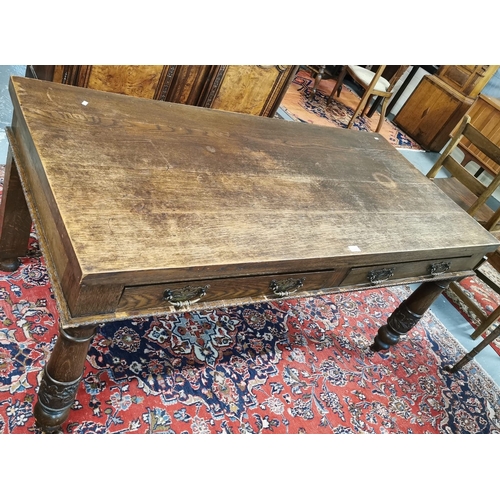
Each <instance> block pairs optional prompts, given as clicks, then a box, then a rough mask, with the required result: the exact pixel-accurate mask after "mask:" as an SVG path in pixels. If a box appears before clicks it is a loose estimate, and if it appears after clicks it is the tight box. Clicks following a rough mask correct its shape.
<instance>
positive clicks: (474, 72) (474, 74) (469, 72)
mask: <svg viewBox="0 0 500 500" xmlns="http://www.w3.org/2000/svg"><path fill="white" fill-rule="evenodd" d="M499 67H500V66H498V65H476V66H474V65H459V66H441V67H440V69H439V71H438V73H437V76H438V77H439V78H440V79H441V80H442V81H443V82H445V83H446V84H448V85H450V86H451V87H453V88H454V89H455V90H457V91H459V92H461V93H462V94H463V95H464V96H468V97H476V96H477V95H478V94H479V93H480V92H481V90H482V89H483V88H484V87H485V85H486V84H487V83H488V81H489V80H490V78H491V77H492V76H493V75H494V74H495V72H496V71H497V70H498V68H499Z"/></svg>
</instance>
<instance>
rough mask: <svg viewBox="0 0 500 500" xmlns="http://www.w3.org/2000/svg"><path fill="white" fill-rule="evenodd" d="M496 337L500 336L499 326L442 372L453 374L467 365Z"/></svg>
mask: <svg viewBox="0 0 500 500" xmlns="http://www.w3.org/2000/svg"><path fill="white" fill-rule="evenodd" d="M498 336H500V326H497V327H496V328H495V329H494V330H493V331H492V332H491V333H490V334H489V335H488V336H487V337H486V338H484V339H483V340H482V341H481V342H480V343H479V344H478V345H477V346H476V347H474V349H472V351H470V352H468V353H467V354H465V355H464V357H463V358H462V359H461V360H460V361H457V362H456V363H455V364H454V365H453V366H452V365H446V366H445V367H444V370H445V371H447V372H450V373H455V372H457V371H458V370H460V369H461V368H463V367H464V366H465V365H466V364H467V363H469V362H470V361H472V360H473V359H474V357H475V356H476V354H479V353H480V352H481V351H482V350H483V349H484V348H485V347H486V346H487V345H490V344H491V343H492V342H493V341H494V340H495V339H496V338H497V337H498Z"/></svg>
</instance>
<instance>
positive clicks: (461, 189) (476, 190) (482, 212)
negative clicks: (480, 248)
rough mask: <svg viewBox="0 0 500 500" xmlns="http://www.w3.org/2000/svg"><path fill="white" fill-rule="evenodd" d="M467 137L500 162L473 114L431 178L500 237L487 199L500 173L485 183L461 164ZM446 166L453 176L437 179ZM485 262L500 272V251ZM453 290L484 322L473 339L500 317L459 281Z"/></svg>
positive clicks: (499, 217) (498, 150)
mask: <svg viewBox="0 0 500 500" xmlns="http://www.w3.org/2000/svg"><path fill="white" fill-rule="evenodd" d="M463 138H466V139H467V140H468V141H470V143H471V144H473V145H474V146H475V147H476V148H477V149H478V150H480V151H481V152H482V153H483V154H484V155H486V156H487V157H488V158H489V159H491V160H492V161H494V162H495V163H497V164H498V165H500V147H499V146H497V145H496V144H494V143H493V142H491V141H490V140H489V139H488V138H487V137H485V136H484V135H483V134H482V133H481V132H479V130H477V129H476V128H475V127H474V126H473V125H471V123H470V117H469V116H468V115H465V116H464V118H463V120H462V122H461V124H460V126H459V127H458V128H457V129H456V131H455V133H454V134H453V135H452V137H451V140H450V142H449V143H448V145H447V146H446V148H445V149H444V151H443V152H442V153H441V155H440V156H439V158H438V159H437V161H436V163H435V164H434V166H433V167H432V168H431V170H429V172H428V173H427V177H428V178H430V179H433V181H434V182H435V183H436V184H437V185H438V186H439V187H440V188H441V189H442V190H443V191H444V192H445V193H446V194H447V195H448V196H449V197H450V198H451V199H452V200H453V201H455V202H456V203H457V204H458V205H459V206H461V207H462V208H463V209H464V210H466V211H467V213H468V214H469V215H471V216H472V217H474V218H475V219H476V220H477V221H478V222H479V223H480V224H482V225H483V226H484V228H485V229H487V230H488V231H490V232H491V233H492V234H493V235H494V236H496V237H497V238H499V237H500V228H499V221H500V208H498V209H497V210H496V211H494V210H493V209H492V208H490V207H489V206H488V205H487V204H486V202H487V201H488V199H489V198H490V196H491V195H492V194H493V192H494V191H495V190H496V189H497V188H498V187H499V186H500V174H497V175H496V176H494V177H493V179H492V180H491V181H490V182H489V183H486V184H485V183H482V182H480V180H479V179H478V178H477V177H476V176H475V175H474V174H473V173H471V172H470V171H469V170H467V169H466V168H465V167H464V166H463V165H462V164H461V163H459V162H458V161H457V160H456V159H455V158H453V156H452V154H453V152H454V151H455V149H456V148H457V147H458V144H459V142H460V141H461V140H462V139H463ZM443 167H444V168H445V169H446V170H447V171H448V173H449V174H450V177H443V178H437V177H436V175H437V174H438V172H439V171H440V170H441V169H442V168H443ZM484 261H487V262H489V263H490V264H491V265H492V266H493V268H494V269H496V270H497V271H499V272H500V252H499V251H498V250H497V251H496V252H494V253H492V254H490V255H488V256H486V258H485V259H484ZM484 261H483V262H481V263H480V264H479V265H478V267H477V268H476V270H475V272H476V276H477V277H478V278H479V279H480V280H481V281H483V282H484V283H486V284H487V285H488V286H490V287H491V288H492V289H493V290H494V291H495V292H497V293H498V294H500V286H499V285H498V284H497V283H496V282H495V281H493V280H491V279H490V278H489V277H488V276H487V274H485V273H484V272H483V270H482V269H481V268H482V265H483V264H484ZM450 289H451V290H453V291H454V292H455V294H456V295H457V296H458V297H459V298H460V300H462V301H463V302H464V304H465V305H466V306H467V307H468V308H469V309H470V310H471V311H472V312H473V313H474V314H475V315H476V316H477V317H478V319H479V320H480V321H481V323H480V325H479V326H478V327H477V328H476V330H475V331H474V332H473V333H472V334H471V338H473V339H476V338H478V337H479V336H480V335H481V334H483V333H484V332H486V331H487V330H488V329H489V328H490V327H491V326H492V325H494V323H495V322H496V321H497V320H498V319H499V318H500V306H499V307H497V308H496V309H495V310H494V311H493V312H492V313H491V314H490V315H487V314H485V313H484V312H483V310H482V309H480V308H479V307H478V306H477V304H476V303H475V302H473V301H472V300H471V299H470V298H469V296H468V295H466V294H465V293H464V292H463V291H462V289H461V288H459V287H458V285H456V284H455V283H452V284H451V285H450ZM499 335H500V329H499V328H498V327H497V328H495V329H494V331H493V332H491V333H490V334H489V335H487V337H486V339H484V340H483V341H482V342H481V344H479V345H478V346H477V347H476V348H475V349H473V350H472V351H471V352H470V353H467V354H466V355H465V356H464V357H463V358H462V359H461V360H460V361H459V362H457V363H456V364H455V365H454V366H448V367H446V369H447V370H448V371H450V372H455V371H457V370H458V369H460V368H462V367H463V366H464V365H465V364H466V363H468V362H469V361H470V360H471V359H473V357H474V356H475V355H476V354H477V353H478V352H480V351H481V350H482V349H484V348H485V347H486V346H487V345H488V344H490V343H491V342H492V341H493V340H494V339H495V338H497V337H498V336H499Z"/></svg>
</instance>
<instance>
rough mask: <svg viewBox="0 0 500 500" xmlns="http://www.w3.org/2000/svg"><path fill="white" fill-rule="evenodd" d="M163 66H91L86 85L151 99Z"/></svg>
mask: <svg viewBox="0 0 500 500" xmlns="http://www.w3.org/2000/svg"><path fill="white" fill-rule="evenodd" d="M162 70H163V66H160V65H158V66H145V65H142V66H92V70H91V73H90V76H89V78H88V82H87V85H86V86H87V87H88V88H91V89H96V90H104V91H107V92H116V93H119V94H125V95H132V96H136V97H145V98H148V99H152V98H153V96H154V94H155V91H156V88H157V85H158V83H159V81H160V76H161V74H162Z"/></svg>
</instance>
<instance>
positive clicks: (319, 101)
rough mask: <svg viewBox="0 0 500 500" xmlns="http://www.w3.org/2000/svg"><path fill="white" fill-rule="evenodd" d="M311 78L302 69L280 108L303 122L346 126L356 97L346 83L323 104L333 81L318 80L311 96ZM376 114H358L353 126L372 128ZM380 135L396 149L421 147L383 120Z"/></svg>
mask: <svg viewBox="0 0 500 500" xmlns="http://www.w3.org/2000/svg"><path fill="white" fill-rule="evenodd" d="M313 85H314V79H313V78H311V76H310V74H309V73H308V72H306V71H304V70H300V71H299V72H298V73H297V75H296V76H295V78H294V80H293V82H292V84H291V85H290V87H289V89H288V91H287V92H286V94H285V96H284V98H283V100H282V102H281V108H282V109H283V110H284V111H285V112H286V113H287V114H288V115H289V116H290V117H292V118H293V119H295V120H297V121H301V122H305V123H314V124H317V125H325V126H332V127H341V128H347V124H348V123H349V121H350V119H351V117H352V115H353V113H354V110H355V109H356V107H357V105H358V103H359V101H360V98H359V97H358V96H357V95H356V94H355V93H354V92H353V91H352V90H351V89H349V87H347V86H346V85H343V89H342V92H341V94H340V97H335V99H334V100H333V101H332V103H331V104H330V105H328V106H327V103H326V102H327V99H328V96H329V95H330V94H331V91H332V90H333V87H334V85H335V80H332V79H328V80H321V82H320V84H319V86H318V88H317V89H316V94H315V95H314V97H312V94H311V89H312V86H313ZM379 117H380V114H379V113H378V112H375V113H374V115H373V116H372V117H371V118H368V117H367V116H360V117H358V118H357V119H356V121H355V123H354V125H353V129H354V130H361V131H374V130H375V129H376V127H377V124H378V121H379ZM380 134H381V135H382V136H384V137H385V138H386V139H387V140H388V141H389V142H390V143H391V144H392V145H394V146H395V147H399V148H409V149H415V150H421V149H422V148H421V147H420V146H419V145H418V144H417V143H416V142H415V141H414V140H413V139H411V138H410V137H408V136H407V135H406V134H404V133H403V132H402V131H401V130H399V129H398V128H397V127H396V126H395V125H394V124H392V123H391V122H390V121H388V120H387V119H385V121H384V124H383V126H382V129H381V131H380Z"/></svg>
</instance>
